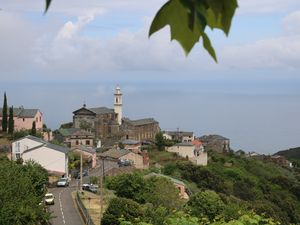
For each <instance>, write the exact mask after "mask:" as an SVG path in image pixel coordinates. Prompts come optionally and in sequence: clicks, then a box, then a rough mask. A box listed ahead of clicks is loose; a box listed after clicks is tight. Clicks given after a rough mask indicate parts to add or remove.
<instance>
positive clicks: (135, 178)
mask: <svg viewBox="0 0 300 225" xmlns="http://www.w3.org/2000/svg"><path fill="white" fill-rule="evenodd" d="M106 185H107V187H108V188H109V189H111V190H114V191H115V193H116V195H117V196H118V197H123V198H129V199H132V200H134V201H137V202H139V203H145V193H147V192H148V191H147V189H148V185H147V183H146V180H145V179H144V178H143V176H142V175H141V174H139V173H133V174H122V175H119V176H116V177H112V178H108V179H107V181H106Z"/></svg>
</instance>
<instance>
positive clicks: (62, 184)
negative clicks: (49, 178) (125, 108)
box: [56, 177, 69, 187]
mask: <svg viewBox="0 0 300 225" xmlns="http://www.w3.org/2000/svg"><path fill="white" fill-rule="evenodd" d="M56 186H57V187H67V186H69V180H68V178H66V177H62V178H60V179H59V180H58V181H57V184H56Z"/></svg>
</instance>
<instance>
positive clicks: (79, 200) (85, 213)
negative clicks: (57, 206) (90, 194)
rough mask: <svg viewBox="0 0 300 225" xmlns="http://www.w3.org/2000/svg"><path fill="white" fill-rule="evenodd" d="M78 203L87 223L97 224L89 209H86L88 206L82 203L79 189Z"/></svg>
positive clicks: (88, 224) (90, 224) (89, 224)
mask: <svg viewBox="0 0 300 225" xmlns="http://www.w3.org/2000/svg"><path fill="white" fill-rule="evenodd" d="M75 199H76V204H77V206H78V209H79V211H80V214H81V216H82V218H83V220H84V222H85V224H87V225H95V224H94V222H93V220H92V218H91V216H90V214H89V212H88V210H87V209H86V207H85V206H84V204H83V203H82V201H81V199H80V196H79V192H78V191H77V193H76V198H75Z"/></svg>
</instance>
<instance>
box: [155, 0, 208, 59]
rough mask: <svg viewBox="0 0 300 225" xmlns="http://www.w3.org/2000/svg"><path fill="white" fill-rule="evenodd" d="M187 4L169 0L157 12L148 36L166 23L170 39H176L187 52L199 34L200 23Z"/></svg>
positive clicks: (177, 0) (197, 39) (196, 40)
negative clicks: (168, 27) (169, 30)
mask: <svg viewBox="0 0 300 225" xmlns="http://www.w3.org/2000/svg"><path fill="white" fill-rule="evenodd" d="M195 19H196V17H195V16H193V13H192V12H191V10H190V9H189V8H187V6H184V5H183V4H181V3H180V1H179V0H170V1H168V2H167V3H166V4H165V5H163V6H162V8H161V9H160V10H159V11H158V12H157V14H156V16H155V18H154V20H153V21H152V24H151V26H150V30H149V36H151V35H152V34H153V33H155V32H156V31H158V30H160V29H162V28H163V27H165V26H166V25H169V26H170V29H171V40H177V41H178V42H179V43H180V45H181V46H182V48H183V49H184V51H185V53H186V54H188V53H189V52H190V51H191V49H192V48H193V47H194V45H195V43H196V42H198V41H199V38H200V36H201V32H202V31H203V30H204V29H203V30H201V31H200V29H199V28H200V27H201V26H200V24H199V22H198V20H195Z"/></svg>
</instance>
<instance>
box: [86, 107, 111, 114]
mask: <svg viewBox="0 0 300 225" xmlns="http://www.w3.org/2000/svg"><path fill="white" fill-rule="evenodd" d="M88 110H90V111H92V112H94V113H96V114H98V115H100V114H106V113H114V112H115V111H114V110H113V109H109V108H106V107H97V108H88Z"/></svg>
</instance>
